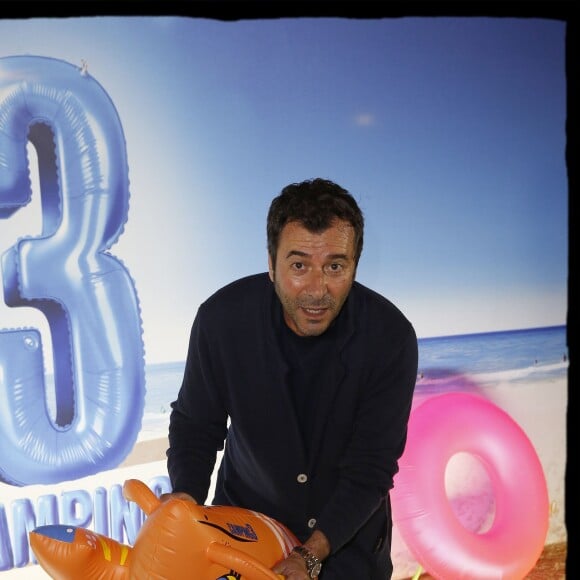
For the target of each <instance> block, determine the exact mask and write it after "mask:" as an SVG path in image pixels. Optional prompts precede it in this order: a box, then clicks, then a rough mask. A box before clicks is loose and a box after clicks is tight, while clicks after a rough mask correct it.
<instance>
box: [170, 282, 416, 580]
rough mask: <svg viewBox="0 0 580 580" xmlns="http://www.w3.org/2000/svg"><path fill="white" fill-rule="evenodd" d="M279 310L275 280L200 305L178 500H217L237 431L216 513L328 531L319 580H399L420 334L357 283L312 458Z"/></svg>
mask: <svg viewBox="0 0 580 580" xmlns="http://www.w3.org/2000/svg"><path fill="white" fill-rule="evenodd" d="M280 313H281V305H280V302H279V300H278V297H277V296H276V293H275V292H274V287H273V284H272V283H271V281H270V279H269V277H268V275H267V274H257V275H254V276H249V277H247V278H243V279H241V280H238V281H236V282H233V283H231V284H229V285H228V286H226V287H224V288H222V289H221V290H218V291H217V292H216V293H215V294H214V295H213V296H211V297H210V298H209V299H208V300H207V301H205V302H204V303H203V304H202V305H201V306H200V307H199V309H198V312H197V315H196V318H195V321H194V323H193V326H192V330H191V338H190V343H189V351H188V356H187V362H186V367H185V373H184V379H183V384H182V386H181V389H180V391H179V394H178V397H177V400H176V401H175V402H174V403H173V404H172V408H173V409H172V413H171V420H170V427H169V443H170V447H169V450H168V452H167V456H168V463H167V465H168V472H169V476H170V479H171V482H172V486H173V491H185V492H187V493H189V494H191V495H192V496H193V497H194V498H196V500H197V501H198V502H199V503H203V502H205V500H206V498H207V494H208V490H209V486H210V478H211V474H212V471H213V468H214V465H215V461H216V452H217V451H218V450H221V449H224V440H225V439H226V436H227V440H226V444H225V449H224V454H223V458H222V462H221V465H220V469H219V472H218V480H217V485H216V495H215V497H214V499H213V503H214V504H217V505H238V506H241V507H245V508H249V509H253V510H256V511H259V512H262V513H265V514H267V515H269V516H271V517H273V518H275V519H277V520H278V521H280V522H282V523H284V524H285V525H286V526H288V527H289V528H290V529H291V530H292V531H293V532H294V533H295V534H296V535H297V536H298V538H299V539H300V540H301V541H304V540H306V538H307V537H308V536H309V535H310V534H311V533H312V530H313V529H315V528H318V529H320V530H321V531H322V532H323V533H324V534H325V535H326V537H327V538H328V540H329V542H330V545H331V548H332V553H331V557H330V558H329V559H328V560H327V561H326V563H325V565H324V567H323V572H322V574H321V580H323V579H324V580H327V579H331V578H332V579H334V578H337V579H338V578H349V580H355V579H356V580H358V579H359V578H360V579H361V580H362V579H364V580H367V579H369V580H370V579H374V578H377V579H379V578H380V579H384V578H389V577H390V575H391V572H392V564H391V559H390V539H391V528H392V521H391V514H390V503H389V498H388V492H389V490H390V489H391V487H392V486H393V477H394V475H395V473H396V472H397V469H398V463H397V462H398V459H399V457H400V456H401V454H402V452H403V449H404V445H405V441H406V434H407V421H408V418H409V413H410V410H411V402H412V397H413V389H414V385H415V380H416V376H417V356H418V355H417V338H416V335H415V332H414V330H413V327H412V326H411V324H410V323H409V321H408V320H407V319H406V318H405V317H404V316H403V314H402V313H401V312H400V311H399V310H398V309H397V308H396V307H395V306H394V305H393V304H392V303H391V302H390V301H388V300H387V299H386V298H384V297H382V296H380V295H379V294H377V293H376V292H374V291H372V290H370V289H368V288H366V287H365V286H363V285H361V284H359V283H357V282H355V283H354V285H353V287H352V290H351V292H350V294H349V297H348V298H347V300H346V302H345V304H344V306H343V308H342V311H341V313H340V314H339V316H338V317H337V319H336V320H335V322H334V323H333V324H336V325H337V328H336V332H333V334H334V335H335V336H337V339H336V341H335V345H334V346H333V349H334V352H333V353H332V355H331V358H330V359H329V360H321V361H320V365H321V367H322V369H323V379H322V380H321V382H320V391H319V393H318V394H317V397H316V398H315V397H313V404H315V408H314V410H313V412H314V417H315V418H316V419H315V421H314V423H313V425H312V439H311V441H310V442H309V449H310V453H308V454H306V452H305V445H304V441H303V440H302V434H301V430H300V428H299V425H300V423H299V421H298V420H297V417H296V412H295V406H294V404H293V400H292V396H291V393H290V392H289V384H288V383H289V367H288V364H287V362H286V359H285V353H284V352H282V349H281V346H280V341H279V334H278V332H277V331H278V330H279V329H277V325H278V324H281V323H282V322H279V321H281V320H282V316H281V314H280ZM228 419H229V422H228ZM228 425H229V428H228ZM349 566H352V568H350V569H349ZM361 566H362V568H361ZM365 567H366V568H365ZM332 569H335V570H336V572H335V573H332ZM379 570H380V571H379ZM349 574H351V575H350V576H349Z"/></svg>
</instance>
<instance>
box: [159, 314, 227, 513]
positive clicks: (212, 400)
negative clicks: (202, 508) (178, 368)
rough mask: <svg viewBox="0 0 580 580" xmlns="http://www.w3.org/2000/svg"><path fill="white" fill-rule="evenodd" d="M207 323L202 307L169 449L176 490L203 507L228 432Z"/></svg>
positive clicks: (172, 419) (171, 424)
mask: <svg viewBox="0 0 580 580" xmlns="http://www.w3.org/2000/svg"><path fill="white" fill-rule="evenodd" d="M203 320H204V316H203V306H202V307H200V310H199V311H198V314H197V316H196V318H195V320H194V323H193V326H192V329H191V335H190V341H189V348H188V353H187V360H186V364H185V372H184V376H183V382H182V385H181V388H180V390H179V393H178V396H177V399H176V400H175V401H174V402H173V403H172V404H171V407H172V411H171V415H170V421H169V449H168V450H167V470H168V473H169V478H170V481H171V484H172V488H173V491H174V492H177V491H182V492H187V493H189V494H190V495H191V496H193V497H194V498H195V500H196V501H197V502H198V503H199V504H203V503H205V501H206V499H207V495H208V491H209V486H210V482H211V475H212V472H213V469H214V466H215V462H216V456H217V451H218V450H221V449H223V446H224V439H225V436H226V431H227V413H226V410H225V408H224V406H223V404H222V402H221V400H220V397H219V390H218V385H217V384H216V381H215V380H214V373H213V371H212V361H211V357H210V353H211V348H210V345H209V343H208V340H207V336H206V334H205V333H204V329H203Z"/></svg>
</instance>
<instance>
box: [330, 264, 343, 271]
mask: <svg viewBox="0 0 580 580" xmlns="http://www.w3.org/2000/svg"><path fill="white" fill-rule="evenodd" d="M329 268H330V271H331V272H340V271H341V270H342V264H330V266H329Z"/></svg>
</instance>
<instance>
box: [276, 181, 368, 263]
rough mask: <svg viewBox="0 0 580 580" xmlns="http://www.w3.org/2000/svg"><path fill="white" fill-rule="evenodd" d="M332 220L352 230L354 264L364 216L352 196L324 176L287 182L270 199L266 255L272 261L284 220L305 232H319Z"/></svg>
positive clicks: (360, 249)
mask: <svg viewBox="0 0 580 580" xmlns="http://www.w3.org/2000/svg"><path fill="white" fill-rule="evenodd" d="M335 219H340V220H344V221H346V222H348V223H349V224H350V225H351V226H352V227H353V229H354V253H355V255H354V259H355V264H358V261H359V258H360V256H361V253H362V248H363V233H364V217H363V214H362V211H361V209H360V207H359V206H358V204H357V202H356V201H355V199H354V197H353V196H352V195H351V194H350V193H349V192H348V191H347V190H346V189H344V188H342V187H340V185H337V184H336V183H334V182H332V181H330V180H328V179H321V178H316V179H308V180H306V181H302V182H301V183H291V184H290V185H287V186H286V187H285V188H284V189H283V190H282V191H281V192H280V194H279V195H278V196H277V197H275V198H274V199H273V200H272V203H271V204H270V209H269V211H268V221H267V238H268V254H269V255H270V257H271V259H272V263H273V264H275V263H276V254H277V251H278V243H279V241H280V233H281V232H282V229H283V228H284V226H285V225H286V224H287V223H288V222H299V223H300V224H302V225H303V226H304V227H305V228H306V229H307V230H308V231H310V232H313V233H320V232H323V231H325V230H326V229H328V228H329V227H330V226H331V224H332V222H333V221H334V220H335Z"/></svg>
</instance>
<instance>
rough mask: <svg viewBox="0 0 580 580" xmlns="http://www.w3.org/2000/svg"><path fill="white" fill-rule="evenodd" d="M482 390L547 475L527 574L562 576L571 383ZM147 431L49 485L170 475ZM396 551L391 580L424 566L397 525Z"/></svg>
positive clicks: (25, 573) (35, 569)
mask: <svg viewBox="0 0 580 580" xmlns="http://www.w3.org/2000/svg"><path fill="white" fill-rule="evenodd" d="M484 394H485V395H486V396H487V397H488V398H489V399H490V400H492V401H493V402H494V403H496V404H497V405H499V406H500V407H502V408H503V409H504V410H506V411H507V412H508V413H509V414H510V415H511V416H512V418H513V419H515V420H516V421H517V423H518V424H519V425H520V426H521V427H522V428H523V430H524V431H525V432H526V434H527V435H528V437H529V439H530V440H531V442H532V444H533V445H534V447H535V449H536V451H537V454H538V457H539V459H540V461H541V463H542V466H543V468H544V473H545V476H546V481H547V486H548V493H549V500H550V519H549V531H548V534H547V537H546V548H545V551H544V554H543V555H542V558H541V559H540V560H539V561H538V563H537V565H536V567H535V568H534V570H532V571H531V572H530V575H529V576H528V578H531V579H534V580H541V579H546V580H548V579H549V580H558V579H559V578H564V577H565V572H564V569H565V557H566V538H567V535H566V526H565V519H564V494H565V468H566V407H567V382H566V380H565V379H552V380H545V381H537V382H533V383H530V384H524V383H522V384H521V385H514V384H513V383H509V384H507V383H506V384H505V385H502V384H496V385H494V386H493V387H490V388H485V389H484ZM158 428H159V427H158ZM144 433H145V434H146V435H145V437H146V438H144V439H142V440H139V441H138V442H137V443H136V444H135V446H134V448H133V450H132V452H131V453H130V455H129V456H128V457H127V459H126V460H125V461H124V462H123V464H122V465H121V466H120V467H119V468H118V469H115V470H112V471H108V472H102V473H99V474H97V475H95V476H91V477H89V478H84V479H83V480H82V481H81V480H78V481H76V482H68V483H63V484H61V485H58V486H51V490H52V493H58V492H59V490H66V489H71V488H79V487H84V488H86V489H91V488H96V487H98V486H104V487H108V486H111V485H114V484H122V483H123V482H124V481H125V479H129V478H137V479H141V480H143V481H149V480H150V479H152V478H154V477H158V476H160V475H166V474H167V471H166V466H165V451H166V449H167V437H166V436H164V435H162V434H161V433H158V435H157V436H155V434H154V433H152V432H151V431H147V430H144ZM55 490H56V491H55ZM42 493H46V488H45V487H44V486H29V487H27V488H14V487H11V486H6V485H3V484H2V485H0V502H2V503H3V504H4V505H5V506H8V504H9V503H10V501H11V500H13V499H17V498H19V497H29V498H34V497H35V496H38V495H41V494H42ZM210 495H211V491H210ZM392 555H393V562H394V574H393V580H403V579H406V578H412V577H413V576H415V575H416V574H417V573H418V571H422V568H421V567H420V564H419V563H418V562H417V561H416V560H415V558H414V557H413V555H412V554H411V552H410V550H409V548H408V546H407V545H406V544H405V542H404V541H403V539H402V538H401V536H400V534H399V533H398V530H397V527H396V525H395V528H394V531H393V546H392ZM47 577H48V575H47V574H46V573H45V572H44V571H43V570H42V569H41V568H40V567H39V566H34V565H29V566H26V567H24V568H20V569H17V568H14V569H12V570H8V571H5V572H0V580H4V578H6V579H7V580H9V579H10V580H11V579H13V578H14V579H17V578H21V579H25V578H26V580H33V579H35V578H47ZM421 577H422V578H430V576H429V575H428V574H427V573H426V572H423V574H422V575H421Z"/></svg>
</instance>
